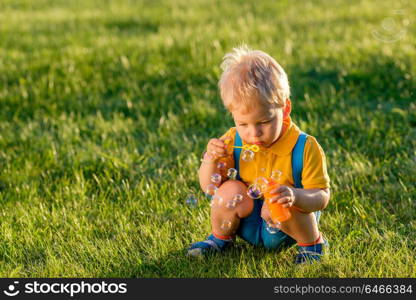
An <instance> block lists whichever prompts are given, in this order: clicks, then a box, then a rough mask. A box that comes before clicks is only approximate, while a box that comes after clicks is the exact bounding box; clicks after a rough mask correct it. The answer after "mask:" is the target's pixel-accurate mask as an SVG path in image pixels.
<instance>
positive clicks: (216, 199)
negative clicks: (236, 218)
mask: <svg viewBox="0 0 416 300" xmlns="http://www.w3.org/2000/svg"><path fill="white" fill-rule="evenodd" d="M223 203H224V199H222V197H220V196H218V195H214V196H213V197H212V199H211V203H210V205H211V207H214V206H220V205H222V204H223Z"/></svg>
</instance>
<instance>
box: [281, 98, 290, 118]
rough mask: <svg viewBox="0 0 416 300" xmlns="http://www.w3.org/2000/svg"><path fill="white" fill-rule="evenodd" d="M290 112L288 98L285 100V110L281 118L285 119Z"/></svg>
mask: <svg viewBox="0 0 416 300" xmlns="http://www.w3.org/2000/svg"><path fill="white" fill-rule="evenodd" d="M291 111H292V102H291V101H290V99H289V98H287V99H286V103H285V108H284V109H283V118H287V117H289V116H290V112H291Z"/></svg>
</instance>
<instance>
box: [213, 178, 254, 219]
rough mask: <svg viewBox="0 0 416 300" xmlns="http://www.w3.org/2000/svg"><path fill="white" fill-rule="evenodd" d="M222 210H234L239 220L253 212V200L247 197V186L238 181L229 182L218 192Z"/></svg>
mask: <svg viewBox="0 0 416 300" xmlns="http://www.w3.org/2000/svg"><path fill="white" fill-rule="evenodd" d="M217 196H218V199H220V205H217V206H219V208H220V209H224V210H233V211H235V212H236V213H237V216H238V217H239V218H245V217H246V216H248V215H249V214H250V213H251V211H252V210H253V200H252V199H251V198H250V197H248V195H247V186H246V185H245V184H244V183H243V182H241V181H238V180H227V181H226V182H224V183H223V184H222V185H221V186H220V187H219V189H218V191H217Z"/></svg>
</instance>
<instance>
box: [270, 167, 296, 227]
mask: <svg viewBox="0 0 416 300" xmlns="http://www.w3.org/2000/svg"><path fill="white" fill-rule="evenodd" d="M281 176H282V172H280V171H279V170H275V171H273V172H272V175H271V176H270V178H269V179H268V180H267V188H266V191H265V192H264V199H265V201H266V203H267V205H268V207H269V210H270V215H271V218H272V221H273V222H274V223H282V222H284V221H287V220H289V219H290V218H291V217H292V215H291V213H290V211H289V208H287V207H283V206H282V205H281V204H279V203H276V202H275V203H270V199H271V198H272V197H273V196H276V194H271V193H270V192H271V191H272V190H274V189H277V188H278V187H279V185H280V184H279V181H280V177H281Z"/></svg>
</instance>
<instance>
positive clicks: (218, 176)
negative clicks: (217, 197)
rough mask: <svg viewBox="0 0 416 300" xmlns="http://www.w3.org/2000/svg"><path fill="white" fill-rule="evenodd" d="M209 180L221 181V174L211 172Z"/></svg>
mask: <svg viewBox="0 0 416 300" xmlns="http://www.w3.org/2000/svg"><path fill="white" fill-rule="evenodd" d="M211 182H213V183H221V175H220V174H217V173H215V174H212V175H211Z"/></svg>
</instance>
